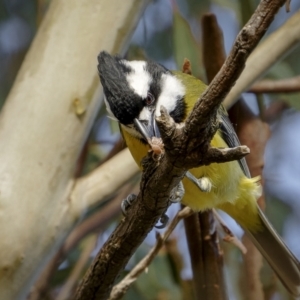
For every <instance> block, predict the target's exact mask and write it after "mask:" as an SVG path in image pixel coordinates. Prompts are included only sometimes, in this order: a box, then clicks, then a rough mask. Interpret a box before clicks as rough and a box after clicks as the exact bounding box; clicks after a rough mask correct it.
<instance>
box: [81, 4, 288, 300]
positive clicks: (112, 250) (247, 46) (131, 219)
mask: <svg viewBox="0 0 300 300" xmlns="http://www.w3.org/2000/svg"><path fill="white" fill-rule="evenodd" d="M284 3H285V1H284V0H274V1H262V2H261V3H260V5H259V6H258V8H257V10H256V12H255V13H254V14H253V16H252V17H251V19H250V21H249V22H248V23H247V24H246V25H245V27H244V28H243V29H242V31H241V32H240V34H239V35H238V37H237V39H236V41H235V43H234V46H233V50H232V51H231V53H230V55H229V56H228V58H227V60H226V62H225V64H224V65H223V67H222V69H221V70H220V72H219V73H218V74H217V76H216V77H215V78H214V80H213V81H212V83H211V84H210V86H209V87H208V89H207V90H206V91H205V92H204V93H203V95H202V97H201V100H200V101H198V102H197V103H196V105H195V107H194V110H193V111H192V113H191V114H190V115H189V116H188V118H187V120H186V123H185V125H184V126H181V127H180V126H178V125H175V123H174V122H173V121H172V119H170V117H169V116H167V114H166V111H165V110H164V109H161V117H159V118H158V119H157V122H158V126H159V129H160V132H161V135H162V139H163V141H164V144H165V151H166V152H165V156H164V157H162V158H161V159H160V160H158V161H153V160H152V157H151V156H150V157H147V158H146V159H145V160H144V162H143V166H144V172H143V176H142V181H141V188H140V193H139V195H138V197H137V201H136V202H135V203H134V204H133V206H132V208H131V209H130V210H129V211H128V214H127V216H126V217H125V218H124V219H123V220H122V221H121V222H120V224H119V225H118V227H117V228H116V230H115V231H114V232H113V234H112V235H111V237H110V238H109V240H108V241H107V242H106V243H105V245H104V246H103V248H102V250H101V251H100V252H99V254H98V255H97V257H96V259H95V261H94V263H93V264H92V266H91V267H90V269H89V271H88V272H87V274H86V276H85V277H84V279H83V281H82V284H81V286H80V287H79V289H78V291H77V294H76V299H77V300H79V299H81V300H82V299H89V300H93V299H106V298H107V297H108V295H109V293H110V291H111V288H112V285H113V283H114V281H115V279H116V277H117V276H118V275H119V273H120V271H121V270H122V269H123V268H124V266H125V265H126V263H127V262H128V260H129V258H130V257H131V255H132V254H133V253H134V251H135V250H136V248H137V247H138V246H139V245H140V243H141V242H142V241H143V240H144V238H145V236H146V235H147V234H148V232H149V231H150V230H151V228H152V227H153V226H154V225H155V223H156V222H157V221H158V219H159V218H160V216H161V214H162V213H163V212H164V211H165V210H166V208H167V207H168V205H169V200H168V199H169V196H170V194H171V192H172V191H173V189H174V188H175V186H176V185H177V184H178V183H179V181H180V180H181V179H182V177H183V175H184V172H185V171H186V170H187V169H190V168H193V167H197V166H200V165H205V164H210V163H212V162H215V161H218V162H220V161H223V162H225V161H229V160H232V159H233V158H235V159H238V158H240V157H241V156H243V155H245V153H243V152H242V151H237V154H238V155H236V156H235V157H232V156H231V157H230V158H229V157H228V156H226V155H223V156H222V155H220V152H219V151H217V149H213V150H211V149H212V148H210V141H211V139H212V137H213V135H214V134H215V132H216V130H217V129H218V124H217V118H216V112H217V109H218V107H219V105H220V103H221V102H222V100H223V98H224V97H225V96H226V95H227V93H228V92H229V90H230V88H231V87H232V85H233V84H234V83H235V81H236V79H237V78H238V76H239V74H240V73H241V72H242V70H243V68H244V65H245V61H246V59H247V57H248V56H249V54H250V53H251V51H252V50H253V48H254V47H255V46H256V45H257V43H258V42H259V40H260V39H261V37H262V36H263V34H264V33H265V31H266V30H267V28H268V26H269V25H270V23H271V22H272V20H273V18H274V15H275V13H276V12H277V11H278V9H279V8H280V7H281V6H282V5H283V4H284ZM199 137H201V138H199ZM235 151H236V150H235ZM229 153H230V151H229ZM216 154H217V155H216ZM216 157H217V158H218V159H216ZM220 157H222V160H221V159H220Z"/></svg>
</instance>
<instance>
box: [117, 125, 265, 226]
mask: <svg viewBox="0 0 300 300" xmlns="http://www.w3.org/2000/svg"><path fill="white" fill-rule="evenodd" d="M122 133H123V137H124V139H125V141H126V144H127V146H128V148H129V150H130V152H131V154H132V156H133V158H134V159H135V161H136V163H137V164H138V165H139V166H140V167H141V165H140V163H141V160H142V158H143V157H144V156H146V155H147V152H148V150H149V149H150V148H149V146H148V145H146V144H143V143H142V142H141V141H139V140H138V139H136V138H135V137H133V136H131V135H130V134H129V133H128V132H127V131H126V130H124V128H122ZM211 145H212V146H213V147H227V144H226V143H225V141H224V140H223V139H222V137H221V136H220V135H219V134H218V133H217V134H216V135H215V136H214V138H213V140H212V142H211ZM190 172H191V173H192V174H193V175H194V176H195V177H196V178H201V177H208V178H209V179H210V181H211V183H212V189H211V191H210V192H201V191H200V190H199V188H198V187H197V186H196V185H195V184H194V183H193V182H191V181H190V180H189V179H187V178H186V177H185V178H184V179H183V184H184V188H185V195H184V197H183V199H182V203H184V204H185V205H187V206H189V207H191V208H192V209H194V210H195V211H203V210H205V209H210V208H220V209H222V210H224V211H225V212H227V213H228V214H229V215H231V216H232V217H233V218H234V219H236V220H237V221H238V222H239V223H240V225H242V226H244V227H246V228H252V229H254V228H255V227H256V224H257V223H258V221H257V222H256V221H255V220H256V219H257V218H256V215H257V209H256V199H257V197H258V195H259V190H260V188H259V184H258V181H259V178H247V177H246V176H245V175H244V173H243V171H242V169H241V168H240V166H239V163H238V162H237V161H233V162H229V163H222V164H216V163H213V164H211V165H209V166H203V167H199V168H195V169H192V170H190Z"/></svg>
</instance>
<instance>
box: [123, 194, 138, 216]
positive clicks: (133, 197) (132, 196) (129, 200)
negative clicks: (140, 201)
mask: <svg viewBox="0 0 300 300" xmlns="http://www.w3.org/2000/svg"><path fill="white" fill-rule="evenodd" d="M136 198H137V195H135V194H129V195H128V196H127V198H125V199H124V200H123V201H122V203H121V210H122V213H123V216H126V214H127V210H128V208H129V207H130V206H131V205H132V203H133V202H134V201H135V200H136Z"/></svg>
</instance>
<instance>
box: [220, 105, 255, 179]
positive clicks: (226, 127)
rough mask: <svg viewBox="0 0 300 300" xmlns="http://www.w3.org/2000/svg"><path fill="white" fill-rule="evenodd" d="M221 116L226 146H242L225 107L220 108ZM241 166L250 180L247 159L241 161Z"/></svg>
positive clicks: (222, 132) (221, 128)
mask: <svg viewBox="0 0 300 300" xmlns="http://www.w3.org/2000/svg"><path fill="white" fill-rule="evenodd" d="M219 115H220V117H221V123H220V132H221V135H222V138H223V139H224V141H225V142H226V144H227V145H228V146H229V147H231V148H233V147H237V146H240V145H241V143H240V140H239V138H238V136H237V134H236V132H235V130H234V128H233V126H232V124H231V122H230V120H229V118H228V115H227V112H226V111H225V109H224V108H223V107H221V108H220V110H219ZM239 164H240V167H241V169H242V170H243V172H244V174H245V175H246V176H247V177H248V178H250V177H251V175H250V171H249V168H248V166H247V163H246V159H245V158H242V159H240V160H239Z"/></svg>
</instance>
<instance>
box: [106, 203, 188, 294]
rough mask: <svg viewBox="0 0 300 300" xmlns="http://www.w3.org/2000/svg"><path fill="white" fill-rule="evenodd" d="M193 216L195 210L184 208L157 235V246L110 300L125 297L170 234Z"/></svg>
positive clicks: (115, 289)
mask: <svg viewBox="0 0 300 300" xmlns="http://www.w3.org/2000/svg"><path fill="white" fill-rule="evenodd" d="M192 214H193V210H192V209H191V208H189V207H185V208H183V209H182V210H181V211H179V212H178V213H177V215H176V216H175V218H174V219H173V220H172V222H171V223H170V225H169V226H168V228H167V229H166V231H165V232H164V234H163V235H162V236H161V235H160V234H159V233H156V244H155V245H154V246H153V248H152V249H151V250H150V251H149V253H148V254H147V255H146V256H145V257H144V258H143V259H142V260H141V261H140V262H139V263H138V264H137V265H136V266H135V267H134V268H133V269H132V270H131V271H130V272H129V274H127V275H126V276H125V278H124V279H123V280H122V281H121V282H120V283H118V284H117V285H115V286H114V288H113V289H112V292H111V294H110V297H109V300H117V299H120V298H121V297H122V296H124V294H125V293H126V292H127V290H128V288H129V287H130V285H131V284H132V283H133V282H134V281H136V280H137V278H138V276H139V275H140V274H141V273H142V272H143V271H145V270H146V268H147V267H148V266H149V265H150V263H151V262H152V260H153V259H154V258H155V256H156V255H157V253H158V252H159V250H160V249H161V247H162V246H163V244H164V243H165V241H166V240H167V239H168V238H169V236H170V234H171V233H172V232H173V230H174V228H175V227H176V226H177V224H178V223H179V221H180V220H182V219H184V218H187V217H189V216H190V215H192Z"/></svg>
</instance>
